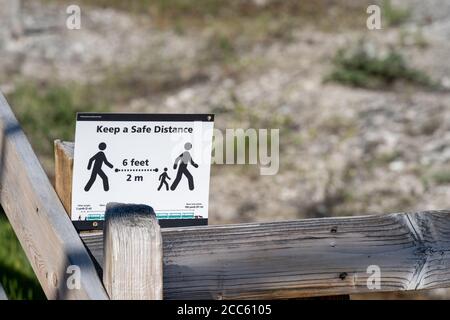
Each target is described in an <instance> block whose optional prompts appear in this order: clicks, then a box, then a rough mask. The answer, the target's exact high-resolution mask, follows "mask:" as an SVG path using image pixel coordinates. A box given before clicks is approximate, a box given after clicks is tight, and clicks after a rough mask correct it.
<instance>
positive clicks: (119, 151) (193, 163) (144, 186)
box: [72, 113, 214, 229]
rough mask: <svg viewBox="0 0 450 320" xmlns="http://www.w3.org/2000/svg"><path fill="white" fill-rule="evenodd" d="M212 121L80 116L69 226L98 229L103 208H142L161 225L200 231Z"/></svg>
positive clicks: (179, 117)
mask: <svg viewBox="0 0 450 320" xmlns="http://www.w3.org/2000/svg"><path fill="white" fill-rule="evenodd" d="M213 126H214V116H213V115H204V114H112V113H106V114H94V113H79V114H78V115H77V125H76V133H75V156H74V168H73V185H72V220H73V221H74V223H75V225H76V226H78V227H79V228H80V229H89V228H93V227H94V228H95V227H97V226H99V222H100V221H102V220H104V213H105V208H106V204H107V203H108V202H120V203H136V204H147V205H149V206H151V207H152V208H153V209H154V211H155V213H156V215H157V217H158V219H159V221H160V224H161V225H162V226H165V225H167V226H176V225H196V224H206V223H207V219H208V197H209V177H210V167H211V148H212V135H213Z"/></svg>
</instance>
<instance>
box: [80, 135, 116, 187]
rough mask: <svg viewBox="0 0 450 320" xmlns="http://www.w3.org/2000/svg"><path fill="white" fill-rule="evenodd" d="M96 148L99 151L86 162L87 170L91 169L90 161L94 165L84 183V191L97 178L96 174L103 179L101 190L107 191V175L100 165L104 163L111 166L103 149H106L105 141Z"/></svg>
mask: <svg viewBox="0 0 450 320" xmlns="http://www.w3.org/2000/svg"><path fill="white" fill-rule="evenodd" d="M98 148H99V149H100V151H99V152H97V153H96V154H95V155H94V156H93V157H92V158H91V159H89V164H88V168H87V169H88V170H91V167H92V163H94V167H93V168H92V173H91V178H90V179H89V181H88V183H87V184H86V187H84V191H86V192H87V191H89V190H90V189H91V187H92V185H93V184H94V182H95V179H97V176H100V178H102V180H103V190H105V191H108V190H109V183H108V176H107V175H106V174H105V173H104V172H103V170H102V166H103V164H106V165H107V166H108V167H110V168H111V169H112V168H113V165H112V164H111V163H109V162H108V160H107V159H106V156H105V153H104V152H103V150H105V149H106V143H104V142H102V143H100V144H99V145H98Z"/></svg>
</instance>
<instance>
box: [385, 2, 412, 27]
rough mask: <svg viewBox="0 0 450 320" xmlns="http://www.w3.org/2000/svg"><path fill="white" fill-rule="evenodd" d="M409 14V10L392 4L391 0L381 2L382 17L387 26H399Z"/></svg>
mask: <svg viewBox="0 0 450 320" xmlns="http://www.w3.org/2000/svg"><path fill="white" fill-rule="evenodd" d="M410 16H411V11H410V10H408V9H404V8H399V7H396V6H393V5H392V3H391V0H384V1H383V4H382V19H384V21H386V23H387V25H388V26H392V27H395V26H399V25H401V24H402V23H405V22H406V21H407V20H408V19H409V17H410Z"/></svg>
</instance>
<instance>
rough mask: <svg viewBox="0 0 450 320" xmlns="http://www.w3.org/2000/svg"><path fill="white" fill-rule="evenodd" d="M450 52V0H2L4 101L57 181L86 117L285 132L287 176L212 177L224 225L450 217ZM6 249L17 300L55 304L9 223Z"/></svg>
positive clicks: (245, 170) (248, 170)
mask: <svg viewBox="0 0 450 320" xmlns="http://www.w3.org/2000/svg"><path fill="white" fill-rule="evenodd" d="M71 4H76V5H79V6H80V8H81V29H80V30H69V29H68V28H67V27H66V19H67V17H68V14H67V13H66V8H67V6H68V5H71ZM370 4H376V5H379V6H380V8H381V26H382V29H381V30H369V29H368V28H367V26H366V20H367V18H368V17H369V14H367V12H366V10H367V7H368V6H369V5H370ZM449 40H450V2H449V1H446V0H428V1H420V0H404V1H395V0H384V1H383V0H379V1H375V0H371V1H366V0H304V1H301V0H227V1H219V0H153V1H151V0H140V1H138V0H136V1H120V0H81V1H75V0H69V1H65V0H33V1H28V0H22V1H20V0H0V90H1V92H2V93H3V94H4V95H5V96H6V98H7V100H8V101H9V104H10V105H11V106H12V108H13V109H14V112H15V113H16V116H17V117H18V119H19V121H20V123H21V124H22V126H23V127H24V130H25V132H26V134H27V135H28V138H29V139H30V141H31V144H32V146H33V148H34V149H35V151H36V152H37V154H38V156H39V158H40V160H41V162H42V164H43V166H44V168H45V170H46V172H47V173H48V175H49V177H50V179H53V171H54V167H53V165H54V164H53V140H54V139H63V140H73V137H74V126H75V113H76V112H77V111H110V112H149V113H158V112H165V113H215V114H216V125H215V126H216V127H217V128H219V129H225V128H244V129H245V128H279V129H280V170H279V173H278V174H277V175H274V176H261V175H259V169H258V167H257V166H245V165H242V166H237V165H234V166H230V165H214V166H213V167H212V178H211V195H210V213H209V218H210V223H212V224H219V223H220V224H221V223H236V222H253V221H273V220H286V219H303V218H313V217H314V218H316V217H329V216H349V215H362V214H385V213H392V212H400V211H419V210H429V209H446V208H447V209H448V208H449V207H450V74H449V71H450V64H449V59H450V42H449ZM0 244H1V245H0V282H1V283H2V284H3V286H4V287H5V290H6V291H7V293H8V295H9V296H10V297H11V298H16V299H23V298H34V299H40V298H44V296H43V294H42V291H41V290H40V286H39V284H38V283H37V281H36V279H35V277H34V274H33V272H32V270H31V267H30V266H29V264H28V262H27V260H26V258H25V256H24V254H23V252H22V250H21V247H20V244H19V243H18V241H17V239H16V238H15V236H14V233H13V232H12V230H11V227H10V226H9V223H8V221H7V218H6V217H5V216H4V214H0ZM374 297H380V298H418V299H419V298H450V295H449V294H448V293H446V291H445V290H434V291H429V292H421V293H416V294H413V295H411V294H405V295H403V294H402V295H392V294H390V295H386V294H385V295H376V296H374V295H371V296H366V295H361V296H355V297H353V298H374Z"/></svg>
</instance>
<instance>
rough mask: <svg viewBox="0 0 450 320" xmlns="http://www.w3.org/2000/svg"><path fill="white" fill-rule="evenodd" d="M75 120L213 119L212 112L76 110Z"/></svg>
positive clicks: (208, 120)
mask: <svg viewBox="0 0 450 320" xmlns="http://www.w3.org/2000/svg"><path fill="white" fill-rule="evenodd" d="M77 121H203V122H212V121H214V114H197V113H182V114H180V113H93V112H78V113H77Z"/></svg>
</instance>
